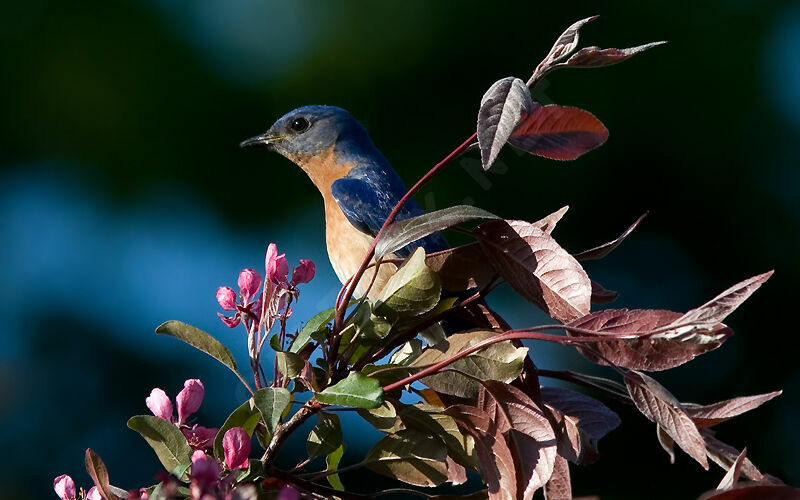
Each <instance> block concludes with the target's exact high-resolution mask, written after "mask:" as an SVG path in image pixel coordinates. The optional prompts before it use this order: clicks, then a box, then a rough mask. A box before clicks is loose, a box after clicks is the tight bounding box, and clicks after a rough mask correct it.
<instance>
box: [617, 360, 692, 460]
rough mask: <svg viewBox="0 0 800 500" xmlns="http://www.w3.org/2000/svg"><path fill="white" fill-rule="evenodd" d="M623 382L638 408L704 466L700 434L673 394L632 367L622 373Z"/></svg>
mask: <svg viewBox="0 0 800 500" xmlns="http://www.w3.org/2000/svg"><path fill="white" fill-rule="evenodd" d="M625 385H626V386H627V387H628V393H629V394H630V396H631V399H633V402H634V404H635V405H636V407H637V408H638V409H639V411H641V412H642V414H643V415H644V416H645V417H647V418H648V419H650V420H651V421H652V422H655V423H657V424H658V425H660V426H661V428H662V429H664V432H666V433H667V435H669V437H671V438H672V439H673V440H674V441H675V443H676V444H677V445H678V446H680V447H681V449H683V451H685V452H686V453H688V454H689V456H691V457H692V458H694V459H695V460H697V461H698V462H699V463H700V465H702V466H703V468H704V469H706V470H708V460H706V446H705V442H704V441H703V437H702V436H700V432H699V431H698V430H697V427H696V426H695V425H694V422H692V419H691V418H689V415H687V414H686V411H685V410H684V409H683V407H682V406H681V404H680V402H678V400H677V399H675V396H673V395H672V394H670V392H669V391H667V390H666V389H665V388H664V387H663V386H662V385H661V384H659V383H658V382H656V381H655V380H653V379H652V378H650V377H648V376H647V375H645V374H643V373H639V372H636V371H633V370H630V371H628V372H626V373H625Z"/></svg>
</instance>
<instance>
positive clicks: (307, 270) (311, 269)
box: [292, 259, 317, 285]
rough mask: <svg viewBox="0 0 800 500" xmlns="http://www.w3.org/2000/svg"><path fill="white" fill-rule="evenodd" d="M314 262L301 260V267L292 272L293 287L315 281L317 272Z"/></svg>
mask: <svg viewBox="0 0 800 500" xmlns="http://www.w3.org/2000/svg"><path fill="white" fill-rule="evenodd" d="M316 269H317V268H316V266H315V265H314V262H312V261H310V260H306V259H300V265H299V266H297V267H295V268H294V270H293V271H292V285H299V284H300V283H308V282H309V281H311V280H312V279H314V273H315V272H316Z"/></svg>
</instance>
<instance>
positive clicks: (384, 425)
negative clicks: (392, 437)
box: [358, 401, 403, 434]
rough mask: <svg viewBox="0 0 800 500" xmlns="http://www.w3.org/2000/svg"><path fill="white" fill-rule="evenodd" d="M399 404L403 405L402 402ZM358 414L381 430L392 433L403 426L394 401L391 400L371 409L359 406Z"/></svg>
mask: <svg viewBox="0 0 800 500" xmlns="http://www.w3.org/2000/svg"><path fill="white" fill-rule="evenodd" d="M397 405H398V406H402V403H400V402H398V403H397ZM358 414H359V415H361V418H363V419H364V420H366V421H367V422H369V423H370V424H372V426H373V427H375V428H376V429H378V430H379V431H381V432H385V433H389V434H391V433H395V432H397V431H399V430H400V429H402V428H403V422H402V421H401V420H400V419H399V418H397V410H396V409H395V406H394V403H391V402H389V401H384V402H383V404H382V405H380V406H379V407H377V408H371V409H369V410H365V409H363V408H359V409H358Z"/></svg>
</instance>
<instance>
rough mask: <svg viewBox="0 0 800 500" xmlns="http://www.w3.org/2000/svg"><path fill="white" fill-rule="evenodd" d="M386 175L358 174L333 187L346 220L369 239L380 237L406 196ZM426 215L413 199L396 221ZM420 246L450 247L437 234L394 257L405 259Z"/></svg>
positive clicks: (417, 242)
mask: <svg viewBox="0 0 800 500" xmlns="http://www.w3.org/2000/svg"><path fill="white" fill-rule="evenodd" d="M381 174H383V175H381ZM385 174H386V172H375V171H372V172H366V173H365V172H355V175H353V176H350V175H348V176H346V177H343V178H341V179H339V180H337V181H335V182H334V183H333V184H332V185H331V193H332V194H333V198H334V199H335V200H336V203H337V204H338V205H339V208H340V209H341V210H342V213H343V214H344V216H345V217H346V218H347V220H348V221H350V223H351V224H352V225H353V226H354V227H355V228H356V229H358V230H359V231H361V232H362V233H366V234H368V235H370V236H375V235H377V234H378V231H379V230H380V228H381V226H383V223H384V221H386V218H387V217H388V216H389V213H391V211H392V209H393V208H394V207H395V205H397V202H398V201H400V198H401V197H402V195H403V194H405V191H402V192H401V191H398V186H395V185H393V184H394V183H392V182H386V181H387V179H386V177H387V176H386V175H385ZM401 186H402V184H401ZM423 213H424V212H423V211H422V209H421V208H420V207H419V205H417V203H416V202H415V201H414V200H410V201H409V202H408V203H406V204H405V206H404V207H403V209H402V210H401V211H400V214H399V215H398V217H397V220H405V219H409V218H411V217H416V216H418V215H422V214H423ZM419 246H421V247H423V248H424V249H425V251H426V252H428V253H430V252H438V251H440V250H445V249H447V248H448V245H447V242H445V241H444V238H442V236H441V235H440V234H439V233H436V234H432V235H430V236H427V237H425V238H422V239H421V240H418V241H415V242H414V243H411V244H410V245H408V246H406V247H404V248H401V249H400V250H398V251H397V252H395V254H396V255H398V256H399V257H406V256H408V255H410V254H411V252H412V251H413V250H414V248H416V247H419Z"/></svg>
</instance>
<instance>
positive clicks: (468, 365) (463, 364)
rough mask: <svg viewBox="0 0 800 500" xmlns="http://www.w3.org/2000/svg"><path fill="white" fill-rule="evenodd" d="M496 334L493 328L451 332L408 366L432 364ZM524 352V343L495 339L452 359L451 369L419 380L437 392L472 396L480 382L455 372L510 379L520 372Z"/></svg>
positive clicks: (503, 379) (525, 353)
mask: <svg viewBox="0 0 800 500" xmlns="http://www.w3.org/2000/svg"><path fill="white" fill-rule="evenodd" d="M495 335H496V332H492V331H472V332H466V333H457V334H454V335H451V336H450V337H448V338H447V339H445V340H444V341H443V342H441V343H439V344H437V345H435V346H431V347H429V348H427V349H425V350H424V351H422V354H420V356H419V357H418V358H417V359H415V360H414V361H413V362H412V363H410V364H409V367H424V366H428V365H432V364H434V363H437V362H439V361H441V360H444V359H447V358H449V357H451V356H454V355H455V354H457V353H459V352H460V351H463V350H464V349H466V348H467V347H469V346H471V345H474V344H477V343H478V342H480V341H482V340H486V339H488V338H490V337H493V336H495ZM527 355H528V349H527V348H526V347H519V348H517V347H514V346H513V345H512V344H511V342H508V341H507V342H498V343H496V344H492V345H490V346H487V347H486V348H484V349H481V350H480V351H478V352H476V353H473V354H471V355H469V356H465V357H463V358H461V359H459V360H457V361H455V362H453V364H451V365H450V366H449V368H450V369H451V370H454V371H446V372H442V373H438V374H435V375H430V376H428V377H424V378H422V379H420V381H421V382H422V383H423V384H425V385H427V386H428V387H430V388H431V389H433V390H435V391H437V392H441V393H444V394H452V395H453V396H459V397H463V398H474V397H475V396H476V395H477V394H478V389H479V387H480V384H478V382H476V381H475V380H473V379H471V378H467V377H464V376H463V375H461V374H459V373H457V372H463V373H466V374H467V375H471V376H472V377H475V378H477V379H479V380H499V381H502V382H511V381H512V380H514V379H515V378H517V377H518V376H519V374H520V373H522V366H523V363H524V361H525V357H526V356H527Z"/></svg>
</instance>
